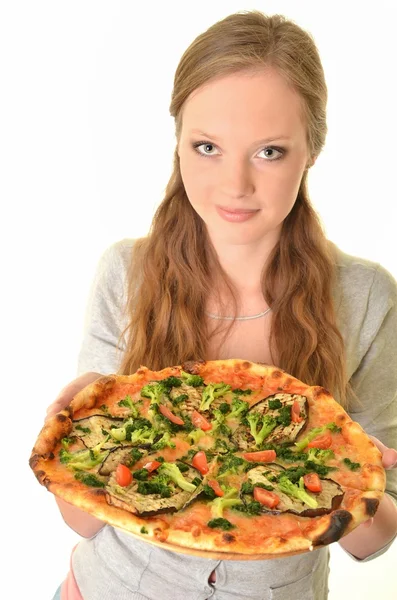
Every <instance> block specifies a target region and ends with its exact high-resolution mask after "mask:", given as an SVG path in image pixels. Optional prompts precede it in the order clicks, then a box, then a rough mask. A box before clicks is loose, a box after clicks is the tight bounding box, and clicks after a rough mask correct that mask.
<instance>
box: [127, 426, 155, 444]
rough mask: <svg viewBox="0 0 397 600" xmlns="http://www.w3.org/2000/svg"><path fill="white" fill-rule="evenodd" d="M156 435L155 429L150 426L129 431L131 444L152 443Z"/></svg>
mask: <svg viewBox="0 0 397 600" xmlns="http://www.w3.org/2000/svg"><path fill="white" fill-rule="evenodd" d="M155 437H156V431H155V430H154V429H153V428H151V429H148V428H147V427H143V428H142V429H135V430H134V431H132V432H131V437H130V438H129V439H130V440H131V443H132V444H137V445H139V444H153V442H154V438H155Z"/></svg>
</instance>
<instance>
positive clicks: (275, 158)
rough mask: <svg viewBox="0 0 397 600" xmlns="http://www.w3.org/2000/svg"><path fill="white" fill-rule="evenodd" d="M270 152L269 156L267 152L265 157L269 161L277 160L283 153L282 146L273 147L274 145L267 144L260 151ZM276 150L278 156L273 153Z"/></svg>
mask: <svg viewBox="0 0 397 600" xmlns="http://www.w3.org/2000/svg"><path fill="white" fill-rule="evenodd" d="M269 151H270V152H271V154H270V156H269V154H267V155H266V158H267V159H268V160H269V161H273V160H278V159H279V158H281V156H282V155H283V154H284V150H283V149H282V148H275V147H274V146H267V147H266V148H263V149H262V150H261V151H260V153H261V152H269ZM275 152H277V153H278V154H279V155H280V156H276V157H275V156H274V153H275ZM260 153H259V154H260Z"/></svg>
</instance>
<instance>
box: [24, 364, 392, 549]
mask: <svg viewBox="0 0 397 600" xmlns="http://www.w3.org/2000/svg"><path fill="white" fill-rule="evenodd" d="M181 369H183V370H184V371H187V372H189V373H193V374H197V375H200V376H201V377H203V379H204V380H205V381H212V382H214V383H216V382H225V383H228V384H231V385H232V386H233V388H238V387H241V388H243V389H247V388H250V387H251V388H254V389H255V390H256V392H255V396H254V398H253V399H252V400H250V398H249V397H247V400H248V401H249V402H250V406H253V405H254V404H255V403H256V402H259V401H260V400H261V399H263V398H265V397H268V396H270V395H273V394H276V393H280V392H283V393H291V394H296V393H298V394H302V395H304V396H305V397H306V398H307V401H308V405H309V423H311V426H316V427H317V426H321V425H324V424H327V423H329V422H334V423H335V424H336V425H337V427H340V428H341V433H340V434H338V435H340V436H341V438H340V439H343V440H344V444H346V447H348V448H353V447H354V448H355V449H356V452H357V453H358V455H359V456H360V459H361V462H362V469H361V471H360V473H359V474H357V473H352V472H349V471H348V470H347V469H345V470H344V471H341V472H339V473H336V472H335V473H334V474H333V475H332V477H331V478H332V479H334V480H335V481H337V482H339V483H340V485H342V487H343V489H344V491H345V497H344V500H343V502H342V505H341V506H340V508H339V509H337V510H334V511H333V512H332V513H330V514H326V515H323V516H321V517H315V518H312V519H310V518H307V517H296V519H297V522H298V523H299V527H296V528H295V529H294V530H292V529H289V530H287V533H286V535H285V536H283V535H281V534H280V533H277V532H276V533H274V534H271V535H268V537H265V535H263V536H261V539H260V547H258V543H251V544H248V543H247V541H245V542H244V543H242V542H241V541H239V539H238V535H235V533H234V532H235V531H236V530H233V529H232V530H230V531H221V530H219V529H214V530H211V531H210V532H208V527H206V525H205V524H203V527H200V526H199V525H197V522H195V523H194V524H193V525H192V527H191V530H190V531H185V530H182V529H180V528H179V529H177V528H175V527H174V528H173V527H172V516H170V515H167V519H164V518H161V516H158V517H156V516H155V517H149V518H147V517H146V518H143V517H142V518H141V517H139V516H138V515H136V514H133V513H132V512H131V511H127V510H123V508H122V507H121V508H120V507H118V506H114V505H113V506H112V505H110V504H108V503H107V502H106V492H105V491H104V490H103V489H102V488H95V489H93V488H88V487H87V486H84V485H83V484H82V483H81V482H79V481H76V480H75V479H74V477H73V474H72V473H71V472H70V471H69V470H67V469H66V468H64V467H63V466H62V468H60V467H59V462H57V461H56V460H54V454H53V453H54V452H55V451H56V450H57V449H59V444H60V440H61V439H62V438H63V437H65V436H68V435H69V433H70V431H71V429H72V418H73V417H75V418H76V417H77V416H78V417H79V418H82V417H86V416H90V415H91V414H94V413H95V412H96V411H97V410H98V408H99V407H101V406H102V405H103V404H105V405H106V403H107V402H113V403H114V402H115V399H114V395H115V394H116V392H117V391H118V389H119V388H122V389H123V390H127V392H128V393H129V391H139V390H140V389H141V387H142V386H143V385H145V384H146V383H148V382H149V381H153V380H161V379H164V378H166V377H169V376H178V375H180V370H181ZM303 435H304V434H303ZM30 466H31V468H32V470H33V471H34V473H35V475H36V477H37V479H38V481H39V482H40V483H41V484H42V485H44V486H45V487H47V489H48V490H49V491H50V492H52V493H53V494H55V495H57V496H59V497H60V498H63V499H64V500H66V501H67V502H70V503H71V504H73V505H75V506H77V507H78V508H81V509H82V510H85V511H87V512H88V513H90V514H92V515H93V516H95V517H97V518H98V519H100V520H103V521H105V522H107V523H109V524H110V525H113V526H115V527H118V528H120V529H122V530H124V531H127V532H129V533H130V534H131V535H133V536H136V537H138V538H139V539H141V540H142V539H145V540H147V541H148V542H150V543H152V544H154V545H158V546H161V547H163V548H167V549H170V550H173V551H176V552H182V553H187V554H192V555H197V556H205V557H207V558H227V559H229V560H242V559H245V560H263V559H265V558H277V557H280V556H292V555H295V554H298V553H301V552H307V551H310V550H312V549H313V546H316V545H326V544H329V543H332V542H334V541H336V540H338V539H340V538H341V537H342V536H343V535H346V533H348V532H349V531H352V530H353V529H354V528H355V527H357V525H358V524H360V523H361V522H363V521H365V520H367V519H368V518H369V517H370V516H373V514H375V512H376V509H377V507H378V504H379V501H380V498H381V497H382V494H383V491H384V488H385V472H384V469H383V467H382V461H381V453H380V452H379V450H378V449H377V448H376V446H375V445H374V444H373V442H372V441H371V440H370V439H369V438H368V436H367V435H366V434H365V432H364V430H363V429H362V428H361V427H360V425H359V424H358V423H355V422H354V421H352V419H351V418H350V417H349V415H347V413H346V412H345V411H344V409H343V408H342V407H341V406H340V405H339V404H338V403H337V402H336V401H335V400H334V398H333V397H332V396H331V394H329V392H328V391H327V390H325V389H324V388H322V387H320V386H309V385H307V384H305V383H303V382H302V381H300V380H298V379H296V378H295V377H293V376H291V375H289V374H288V373H286V372H285V371H283V370H282V369H279V368H276V367H274V366H271V365H265V364H259V363H252V362H250V361H246V360H241V359H229V360H220V361H189V362H186V363H184V364H183V365H181V366H174V367H167V368H165V369H163V370H161V371H157V372H155V371H151V370H150V369H148V368H147V367H145V366H142V367H140V369H138V371H137V372H136V373H134V374H133V375H116V374H111V375H108V376H103V377H100V378H99V379H97V380H96V381H94V382H93V383H91V384H89V385H88V386H86V387H85V388H84V389H82V390H81V391H80V392H79V393H78V394H76V395H75V397H74V398H73V400H72V401H71V403H70V406H69V407H67V408H65V409H64V410H63V411H61V412H59V413H58V414H56V415H55V416H53V417H51V418H50V419H48V421H47V422H46V423H45V425H44V427H43V428H42V430H41V431H40V433H39V435H38V438H37V441H36V443H35V445H34V448H33V451H32V454H31V458H30ZM360 486H361V487H360ZM272 518H277V517H276V516H273V517H272ZM142 528H144V529H145V531H147V533H143V532H142V531H141V530H142ZM203 529H206V531H203ZM264 533H265V532H264Z"/></svg>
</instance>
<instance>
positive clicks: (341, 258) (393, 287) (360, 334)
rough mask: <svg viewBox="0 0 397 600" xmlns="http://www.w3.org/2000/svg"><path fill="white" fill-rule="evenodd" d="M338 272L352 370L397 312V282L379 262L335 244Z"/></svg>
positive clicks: (338, 307)
mask: <svg viewBox="0 0 397 600" xmlns="http://www.w3.org/2000/svg"><path fill="white" fill-rule="evenodd" d="M333 249H334V251H335V253H334V256H335V262H336V271H337V290H336V293H335V308H336V315H337V320H338V325H339V328H340V331H341V333H342V335H343V338H344V341H345V346H346V352H347V361H348V372H350V373H351V372H354V370H355V369H356V368H357V366H358V364H359V362H360V361H361V360H362V358H363V356H364V355H365V353H366V352H367V351H368V349H369V347H370V345H371V344H372V342H373V341H374V339H375V338H376V337H377V335H378V333H379V331H380V329H381V327H382V324H383V323H384V322H385V319H386V317H387V316H388V315H389V313H390V312H393V313H396V312H397V283H396V280H395V279H394V277H393V276H392V275H391V273H389V271H388V270H387V269H385V268H384V267H383V266H382V265H380V264H379V263H376V262H373V261H370V260H367V259H365V258H360V257H357V256H352V255H349V254H346V253H345V252H342V250H340V249H339V248H337V247H336V246H334V248H333Z"/></svg>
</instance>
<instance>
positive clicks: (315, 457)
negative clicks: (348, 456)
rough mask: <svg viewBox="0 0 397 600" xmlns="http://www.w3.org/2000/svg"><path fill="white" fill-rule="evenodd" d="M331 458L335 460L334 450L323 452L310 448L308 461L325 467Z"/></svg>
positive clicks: (307, 456)
mask: <svg viewBox="0 0 397 600" xmlns="http://www.w3.org/2000/svg"><path fill="white" fill-rule="evenodd" d="M331 458H335V454H334V453H333V451H332V450H322V449H321V448H309V451H308V453H307V455H306V460H308V461H310V462H314V463H315V464H316V465H323V464H324V463H326V462H327V461H328V460H330V459H331Z"/></svg>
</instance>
